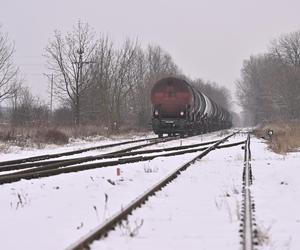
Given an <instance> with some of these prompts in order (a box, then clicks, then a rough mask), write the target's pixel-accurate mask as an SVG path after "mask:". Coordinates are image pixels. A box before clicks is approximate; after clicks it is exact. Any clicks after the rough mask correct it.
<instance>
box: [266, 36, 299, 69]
mask: <svg viewBox="0 0 300 250" xmlns="http://www.w3.org/2000/svg"><path fill="white" fill-rule="evenodd" d="M269 53H270V54H271V55H273V56H274V57H276V58H277V59H280V60H281V61H282V62H283V63H284V64H288V65H292V66H296V67H299V66H300V31H296V32H292V33H289V34H284V35H281V36H280V37H279V38H278V39H275V40H273V41H272V42H271V46H270V49H269Z"/></svg>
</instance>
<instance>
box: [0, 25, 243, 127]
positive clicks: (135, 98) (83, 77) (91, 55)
mask: <svg viewBox="0 0 300 250" xmlns="http://www.w3.org/2000/svg"><path fill="white" fill-rule="evenodd" d="M14 52H15V51H14V43H13V42H12V41H10V39H9V36H8V34H7V33H5V32H4V31H3V27H0V101H3V100H6V103H8V106H7V105H6V108H5V109H2V112H1V114H0V116H1V119H2V123H3V122H4V121H5V122H6V123H7V124H10V125H11V126H28V127H30V126H33V125H34V126H35V127H42V126H48V125H51V126H76V127H77V126H85V125H96V126H99V127H102V128H105V129H106V130H111V131H113V130H117V131H118V130H119V129H120V128H135V129H147V128H149V123H150V119H151V104H150V98H149V96H150V90H151V88H152V86H153V84H154V83H155V82H156V81H157V80H158V79H160V78H162V77H166V76H179V77H182V78H184V79H186V80H187V81H188V82H190V83H191V84H193V85H194V86H195V87H197V88H198V89H199V90H200V91H203V92H204V93H206V94H207V95H208V96H210V97H211V98H212V99H213V100H214V101H215V102H217V103H218V104H220V105H222V106H223V107H225V108H227V109H230V94H229V91H228V90H227V89H226V88H224V87H219V86H218V84H217V83H214V82H210V81H204V80H202V79H196V80H191V79H188V77H186V76H185V75H184V73H183V72H182V71H181V70H180V69H179V67H178V65H176V64H175V62H174V61H173V59H172V57H171V55H169V54H168V53H167V52H166V51H164V50H163V49H162V48H161V47H160V46H158V45H152V44H151V45H148V46H147V47H146V48H143V47H142V46H141V44H140V43H139V41H138V40H130V39H127V40H125V41H124V42H123V43H122V45H121V46H116V45H115V44H114V42H113V41H112V40H111V39H110V37H109V36H105V35H101V34H100V35H99V34H96V32H95V31H94V30H93V29H92V27H90V25H89V24H87V23H82V22H78V23H77V24H76V25H75V26H74V28H73V30H71V31H70V32H68V33H66V34H63V33H61V32H60V31H55V32H54V35H53V37H52V38H51V39H50V41H49V43H48V44H45V50H44V51H41V54H43V55H44V57H45V61H46V63H47V65H48V69H49V70H48V72H44V73H45V74H47V75H48V76H49V81H50V82H52V89H51V90H49V91H51V93H53V98H55V100H59V104H60V105H59V107H58V108H56V109H55V110H51V109H52V105H51V106H50V105H48V104H46V103H44V102H42V101H41V100H40V99H39V98H37V97H34V96H33V95H32V93H31V90H30V89H29V88H27V87H24V86H23V80H22V79H21V78H20V73H21V72H20V71H19V70H18V69H17V68H16V67H15V66H14V62H13V55H14ZM241 85H242V81H241ZM241 93H242V92H241Z"/></svg>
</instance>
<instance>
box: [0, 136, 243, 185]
mask: <svg viewBox="0 0 300 250" xmlns="http://www.w3.org/2000/svg"><path fill="white" fill-rule="evenodd" d="M244 143H245V142H244V141H241V142H236V143H232V144H228V145H223V146H219V147H218V146H217V147H216V148H225V147H233V146H237V145H241V144H244ZM207 149H208V147H205V148H196V149H189V150H181V151H177V152H171V153H167V154H158V155H151V156H137V157H130V158H121V159H118V160H114V161H106V162H97V163H89V164H81V165H77V166H76V165H75V166H67V167H62V166H61V167H58V166H56V165H55V166H50V165H48V166H45V167H43V169H42V170H41V169H28V170H24V171H19V172H16V173H10V174H6V175H0V184H5V183H12V182H17V181H19V180H21V179H27V180H29V179H36V178H41V177H48V176H54V175H58V174H63V173H72V172H79V171H85V170H90V169H96V168H103V167H109V166H116V165H120V164H125V163H134V162H141V161H148V160H152V159H154V158H157V157H168V156H175V155H181V154H187V153H195V152H198V151H204V150H207Z"/></svg>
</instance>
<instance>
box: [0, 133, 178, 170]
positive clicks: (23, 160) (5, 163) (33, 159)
mask: <svg viewBox="0 0 300 250" xmlns="http://www.w3.org/2000/svg"><path fill="white" fill-rule="evenodd" d="M172 139H174V138H168V137H167V138H157V137H153V138H147V139H139V140H134V141H133V140H128V141H124V142H118V143H111V144H107V145H101V146H95V147H89V148H84V149H78V150H72V151H66V152H62V153H56V154H45V155H39V156H33V157H27V158H21V159H17V160H9V161H2V162H0V167H1V166H9V165H16V164H22V163H26V162H36V161H42V160H49V159H54V158H59V157H63V156H69V155H76V154H81V153H84V152H88V151H93V150H98V149H105V148H112V147H116V146H121V145H126V144H132V143H137V142H143V141H150V142H151V141H154V142H156V141H158V142H162V141H168V140H172Z"/></svg>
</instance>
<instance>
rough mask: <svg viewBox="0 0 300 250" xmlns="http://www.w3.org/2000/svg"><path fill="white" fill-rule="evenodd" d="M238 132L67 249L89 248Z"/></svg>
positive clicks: (186, 165)
mask: <svg viewBox="0 0 300 250" xmlns="http://www.w3.org/2000/svg"><path fill="white" fill-rule="evenodd" d="M234 134H236V133H233V134H230V135H228V136H226V137H225V138H223V139H221V140H219V141H218V142H216V143H215V144H213V145H212V146H210V147H208V148H207V149H206V150H205V151H204V152H202V153H200V154H199V155H197V156H196V157H194V158H193V159H192V160H190V161H189V162H187V163H185V164H184V165H182V166H180V167H178V168H176V170H175V171H173V172H172V173H170V174H169V175H168V176H167V177H165V178H164V179H162V180H161V181H159V182H158V183H157V184H155V185H154V186H153V187H151V188H150V189H148V190H147V191H146V192H145V193H143V194H142V195H140V196H139V197H137V198H136V199H135V200H134V201H132V202H131V203H130V204H129V205H127V206H126V207H125V208H123V209H122V210H121V211H120V212H118V213H116V214H115V215H114V216H112V217H111V218H109V219H108V220H106V221H105V222H104V223H103V224H101V225H100V226H98V227H97V228H95V229H94V230H92V231H91V232H90V233H88V234H87V235H86V236H84V237H82V238H81V239H79V240H78V241H77V242H75V243H74V244H72V245H71V246H70V247H68V248H67V250H84V249H89V245H90V244H91V243H92V242H93V241H94V240H96V239H99V238H101V237H103V236H104V235H106V234H107V233H108V232H109V231H110V230H111V229H113V228H114V227H115V226H116V225H117V224H118V223H120V222H121V221H122V220H123V219H125V218H126V217H127V216H128V215H129V214H130V213H131V212H132V211H133V210H134V209H136V208H137V207H140V206H141V205H142V204H143V203H145V202H146V201H147V200H148V198H149V197H150V196H152V195H154V194H155V193H156V192H157V191H159V190H161V189H162V188H163V187H164V186H166V185H167V184H168V183H170V182H171V181H172V180H174V179H175V178H176V177H177V176H178V175H180V173H181V172H182V171H184V170H186V169H187V168H188V167H189V166H191V165H192V164H193V163H195V161H196V160H198V159H201V158H202V157H204V156H205V155H207V154H208V153H209V152H210V151H212V150H214V149H216V148H217V146H218V145H220V144H221V143H223V142H224V141H226V140H227V139H228V138H229V137H231V136H233V135H234Z"/></svg>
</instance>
